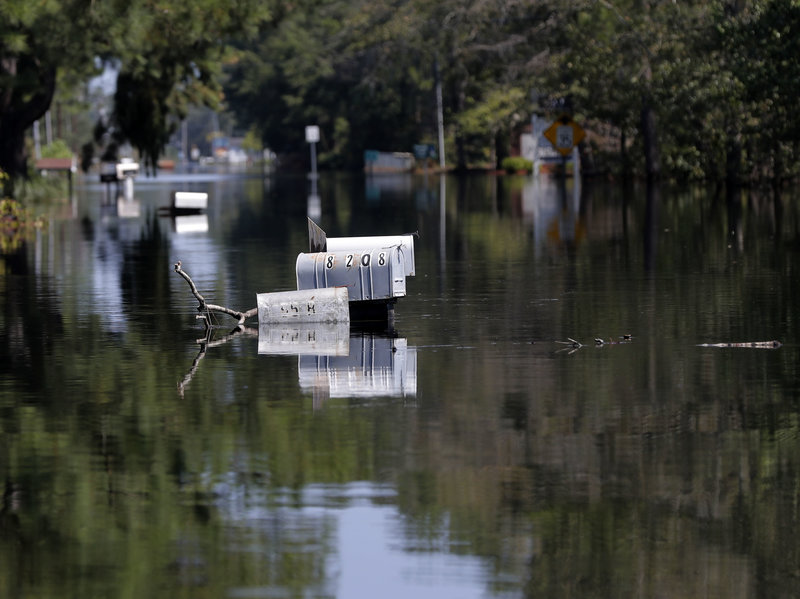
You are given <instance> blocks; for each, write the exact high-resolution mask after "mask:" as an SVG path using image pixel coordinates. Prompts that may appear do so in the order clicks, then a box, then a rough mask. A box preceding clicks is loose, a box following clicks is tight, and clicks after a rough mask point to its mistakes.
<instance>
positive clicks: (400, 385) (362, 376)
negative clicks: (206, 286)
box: [258, 323, 417, 399]
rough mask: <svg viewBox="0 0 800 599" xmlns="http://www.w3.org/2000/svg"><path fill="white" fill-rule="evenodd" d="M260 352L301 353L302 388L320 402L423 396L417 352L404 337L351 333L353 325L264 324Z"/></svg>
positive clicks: (259, 334)
mask: <svg viewBox="0 0 800 599" xmlns="http://www.w3.org/2000/svg"><path fill="white" fill-rule="evenodd" d="M258 353H259V354H267V355H269V354H272V355H294V354H296V355H297V356H298V377H299V380H300V388H301V389H303V390H304V391H307V392H311V393H312V394H313V396H314V398H317V399H327V398H329V397H386V396H389V397H414V396H416V394H417V348H416V347H409V346H408V342H407V340H406V339H404V338H401V337H394V336H391V335H385V334H377V333H371V332H358V333H356V332H351V331H350V326H349V325H348V324H347V323H335V324H334V323H302V324H293V325H267V326H261V327H259V329H258Z"/></svg>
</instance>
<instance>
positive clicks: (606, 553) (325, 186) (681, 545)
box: [0, 173, 800, 599]
mask: <svg viewBox="0 0 800 599" xmlns="http://www.w3.org/2000/svg"><path fill="white" fill-rule="evenodd" d="M175 190H186V191H206V192H208V194H209V210H208V214H207V215H204V217H200V218H194V219H176V218H171V217H165V216H163V215H161V214H160V213H159V208H160V207H162V206H166V205H167V204H168V203H169V195H170V193H171V192H172V191H175ZM318 192H319V197H320V203H319V204H316V203H315V201H314V199H313V198H312V199H309V196H310V189H309V183H308V181H307V179H306V178H305V177H302V176H301V177H291V176H275V175H272V176H267V177H265V176H263V175H262V174H260V173H237V174H228V173H223V174H219V173H216V174H215V173H201V174H197V173H195V174H182V173H173V174H167V175H165V176H164V175H162V176H159V177H158V178H156V179H146V178H141V179H139V180H137V182H136V184H135V188H134V195H133V198H132V199H125V198H124V197H123V198H118V197H117V196H116V194H115V193H114V192H113V191H112V192H110V193H109V190H107V189H106V188H105V187H104V186H102V185H100V184H99V183H96V182H95V180H94V179H92V178H86V179H79V181H78V182H77V185H76V189H75V194H74V197H73V198H71V199H69V200H65V201H62V202H59V203H57V204H56V205H55V206H54V207H53V208H52V210H51V212H50V220H49V226H48V227H47V228H46V229H44V230H42V231H40V232H39V233H37V235H36V236H35V238H34V239H32V240H30V241H29V242H28V243H26V244H25V245H24V247H22V248H21V249H20V250H18V251H16V252H13V253H11V254H7V255H4V256H3V276H2V278H0V306H1V307H2V328H1V329H0V335H2V339H1V340H0V351H2V352H3V356H2V360H0V363H2V367H0V368H2V376H1V377H0V432H1V433H2V434H1V435H0V474H1V475H2V477H3V480H4V484H5V492H4V495H3V502H2V506H1V507H0V531H1V532H2V534H0V556H1V557H2V559H0V564H2V565H0V595H2V596H9V597H12V596H18V597H22V596H24V597H52V596H61V597H73V596H74V597H79V596H80V597H109V596H114V597H123V596H131V597H142V596H152V597H160V596H164V597H175V596H187V597H188V596H191V597H198V596H209V597H342V598H344V597H347V598H351V597H365V598H366V597H370V598H371V597H375V596H381V597H398V598H399V597H409V596H414V597H436V598H439V599H441V598H449V597H453V598H466V597H534V596H535V597H541V596H552V597H566V596H581V597H593V596H596V597H650V596H671V597H676V596H684V597H697V596H705V597H757V596H770V597H781V596H787V597H788V596H795V595H796V594H797V592H798V591H799V590H800V589H798V583H797V576H796V574H797V563H798V560H799V559H800V551H799V550H800V543H798V541H797V538H799V537H800V535H798V528H799V527H798V510H797V489H798V488H800V484H799V483H800V457H799V456H800V435H798V432H799V429H798V414H799V413H800V403H799V400H800V385H799V384H798V381H800V373H799V372H798V363H799V362H798V322H800V313H798V302H797V301H796V297H797V296H798V293H799V292H800V289H798V281H800V278H799V277H798V274H799V273H798V257H799V256H800V235H799V234H798V231H800V219H798V208H797V206H798V204H797V198H795V197H792V196H790V195H789V194H785V195H783V196H782V197H780V198H778V199H775V198H774V197H773V196H772V195H770V194H760V193H755V192H752V193H751V192H748V193H742V194H740V195H736V196H735V197H731V198H726V197H724V196H720V195H718V194H716V193H714V192H713V191H706V190H697V189H694V190H674V189H660V190H659V191H658V192H657V193H655V194H654V193H649V194H648V191H647V190H645V189H639V188H632V189H623V188H621V187H619V186H613V185H608V184H602V185H601V184H598V183H590V182H586V181H584V182H583V183H582V185H580V186H577V187H576V186H575V184H574V183H573V182H572V181H568V182H567V183H566V185H565V186H564V187H561V186H559V185H557V184H556V183H555V182H553V181H551V180H546V179H545V180H542V181H535V180H533V179H531V178H526V177H517V176H514V177H495V176H485V175H474V176H469V177H465V178H460V179H459V178H456V177H448V178H447V179H446V181H444V183H441V182H440V180H439V179H438V177H434V176H428V177H424V176H418V177H393V176H392V177H383V178H381V177H377V178H374V179H368V180H366V181H365V180H364V178H363V177H359V176H345V175H329V174H326V175H323V177H322V179H321V180H320V183H319V190H318ZM648 198H650V201H651V206H656V208H657V209H656V210H655V211H652V210H650V211H649V210H648V208H647V206H648ZM309 213H311V214H312V215H313V216H314V217H315V220H316V221H317V222H318V223H319V224H320V225H321V226H322V227H323V228H324V229H325V230H326V231H327V232H328V234H329V235H331V236H343V235H369V234H397V233H408V232H413V231H419V238H418V239H417V245H416V266H417V268H416V271H417V274H416V276H415V277H414V278H410V279H409V280H408V281H407V288H408V291H409V295H408V297H405V298H402V299H401V300H400V301H399V302H398V305H397V312H396V323H395V328H394V330H393V331H391V332H388V333H387V332H385V331H379V332H374V331H371V332H370V331H368V332H364V331H362V330H355V329H354V330H348V331H346V332H345V333H344V334H343V335H340V336H338V337H335V338H334V339H335V340H334V341H333V346H334V347H340V348H341V347H345V348H346V351H345V353H346V355H343V354H342V353H341V352H339V353H338V354H337V353H336V352H334V351H333V350H331V351H327V350H326V353H324V354H314V353H313V352H309V351H307V348H302V347H299V346H297V347H295V348H294V349H288V350H285V351H284V350H280V351H277V350H275V349H274V346H273V345H270V343H272V344H274V343H277V342H278V341H280V339H281V337H279V336H276V337H272V338H269V337H268V336H267V333H265V332H264V331H259V330H258V326H257V323H250V325H251V326H250V327H249V329H248V330H246V331H244V332H241V331H240V332H236V333H235V334H231V333H232V332H233V324H234V323H233V322H230V321H228V322H226V321H225V320H224V317H220V318H219V322H218V324H219V325H220V326H219V327H218V328H216V329H215V330H214V331H213V334H212V336H211V337H210V338H208V339H207V338H205V333H204V330H203V327H202V325H201V324H200V323H198V322H197V321H196V320H195V318H194V315H195V308H196V305H197V302H196V300H195V299H194V298H193V297H192V296H191V293H190V290H189V288H188V286H187V284H186V282H185V281H184V280H183V279H181V278H180V277H179V276H178V275H176V274H175V273H174V272H173V270H172V265H173V264H174V263H175V262H176V261H177V260H181V262H182V267H183V269H184V270H185V271H186V272H188V273H189V274H190V275H191V276H192V278H193V280H194V281H195V283H196V284H197V286H198V288H199V290H200V292H201V293H203V295H204V296H205V297H206V299H207V300H208V301H210V302H213V303H217V304H222V305H226V306H230V307H233V308H237V309H242V310H244V309H248V308H251V307H254V306H255V295H256V293H260V292H265V291H283V290H289V289H294V288H295V272H294V264H295V259H296V256H297V254H298V253H299V252H302V251H307V248H308V240H307V225H306V216H307V215H308V214H309ZM336 334H337V335H339V333H336ZM626 336H629V338H626ZM596 339H601V340H602V343H599V342H597V341H596ZM773 339H774V340H779V341H780V342H781V343H782V346H781V347H779V348H776V349H754V348H709V347H701V346H700V344H704V343H719V342H750V341H767V340H773ZM199 341H201V342H199ZM573 341H575V342H577V343H575V344H573V343H572V342H573ZM268 342H269V343H268Z"/></svg>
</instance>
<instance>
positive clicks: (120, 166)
mask: <svg viewBox="0 0 800 599" xmlns="http://www.w3.org/2000/svg"><path fill="white" fill-rule="evenodd" d="M115 170H116V175H117V179H118V180H119V181H122V180H123V179H125V178H129V177H135V176H137V175H138V174H139V163H138V162H134V161H133V160H131V159H130V158H123V159H122V160H120V161H119V162H118V163H117V165H116V167H115Z"/></svg>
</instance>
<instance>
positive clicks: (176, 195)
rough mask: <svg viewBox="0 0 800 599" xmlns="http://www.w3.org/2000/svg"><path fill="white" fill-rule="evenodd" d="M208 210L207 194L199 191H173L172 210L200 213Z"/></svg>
mask: <svg viewBox="0 0 800 599" xmlns="http://www.w3.org/2000/svg"><path fill="white" fill-rule="evenodd" d="M206 208H208V194H207V193H205V192H200V191H173V192H172V209H173V210H175V211H185V212H202V211H203V210H205V209H206Z"/></svg>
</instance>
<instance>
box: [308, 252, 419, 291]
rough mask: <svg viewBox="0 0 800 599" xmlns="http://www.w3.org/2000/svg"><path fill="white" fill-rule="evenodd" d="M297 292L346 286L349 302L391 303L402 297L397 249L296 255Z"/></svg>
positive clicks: (402, 275)
mask: <svg viewBox="0 0 800 599" xmlns="http://www.w3.org/2000/svg"><path fill="white" fill-rule="evenodd" d="M296 271H297V289H298V290H301V289H320V288H323V287H347V290H348V293H349V294H350V301H351V302H356V301H366V300H391V299H393V298H397V297H404V296H405V295H406V274H405V263H404V260H403V256H402V254H401V253H400V250H399V248H398V247H396V246H393V247H387V248H376V249H371V250H359V251H354V250H351V251H339V252H318V253H310V254H299V255H298V256H297V262H296Z"/></svg>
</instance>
